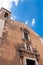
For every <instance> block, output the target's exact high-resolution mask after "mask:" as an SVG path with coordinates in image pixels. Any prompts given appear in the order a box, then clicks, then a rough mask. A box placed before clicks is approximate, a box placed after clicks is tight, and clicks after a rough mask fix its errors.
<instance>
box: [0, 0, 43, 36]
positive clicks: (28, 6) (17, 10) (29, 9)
mask: <svg viewBox="0 0 43 65" xmlns="http://www.w3.org/2000/svg"><path fill="white" fill-rule="evenodd" d="M3 1H5V0H3ZM0 3H1V4H0V5H3V7H4V8H5V5H6V8H7V9H8V10H10V11H11V12H12V19H14V20H17V21H21V22H23V23H25V24H26V25H27V26H29V27H31V28H32V29H33V30H34V31H35V32H36V33H37V34H39V35H40V36H41V37H43V0H7V2H6V4H3V2H2V1H0ZM9 3H10V4H9ZM7 4H8V5H7ZM8 6H10V7H9V8H8Z"/></svg>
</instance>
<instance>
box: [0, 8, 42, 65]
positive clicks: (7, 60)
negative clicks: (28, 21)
mask: <svg viewBox="0 0 43 65" xmlns="http://www.w3.org/2000/svg"><path fill="white" fill-rule="evenodd" d="M42 41H43V39H41V38H40V37H39V35H37V34H36V33H35V32H34V31H33V30H31V29H30V28H29V27H27V26H26V25H25V24H24V23H21V22H17V21H13V20H11V12H9V11H8V10H6V9H4V8H1V10H0V65H28V63H27V62H26V59H30V60H33V61H34V62H35V64H33V65H43V42H42ZM28 61H29V60H28ZM33 61H32V62H33Z"/></svg>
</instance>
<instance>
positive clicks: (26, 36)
mask: <svg viewBox="0 0 43 65" xmlns="http://www.w3.org/2000/svg"><path fill="white" fill-rule="evenodd" d="M24 38H25V39H26V40H28V33H26V32H24Z"/></svg>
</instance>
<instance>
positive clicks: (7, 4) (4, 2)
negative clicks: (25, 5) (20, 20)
mask: <svg viewBox="0 0 43 65" xmlns="http://www.w3.org/2000/svg"><path fill="white" fill-rule="evenodd" d="M21 1H23V0H21ZM12 2H15V6H17V5H18V3H19V0H0V8H1V7H4V8H6V9H8V10H10V9H11V7H12Z"/></svg>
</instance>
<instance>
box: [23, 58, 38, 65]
mask: <svg viewBox="0 0 43 65" xmlns="http://www.w3.org/2000/svg"><path fill="white" fill-rule="evenodd" d="M23 60H24V62H23V64H24V65H38V63H37V60H36V59H35V58H30V57H24V59H23Z"/></svg>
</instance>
